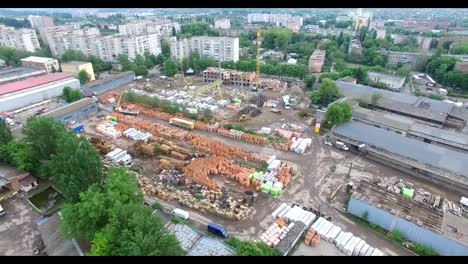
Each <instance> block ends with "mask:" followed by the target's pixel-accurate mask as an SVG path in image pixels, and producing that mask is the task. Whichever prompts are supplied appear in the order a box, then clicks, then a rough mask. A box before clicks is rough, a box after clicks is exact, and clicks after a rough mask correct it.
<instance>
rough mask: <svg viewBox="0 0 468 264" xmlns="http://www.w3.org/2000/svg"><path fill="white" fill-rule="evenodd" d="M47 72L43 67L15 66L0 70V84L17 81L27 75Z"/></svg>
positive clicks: (27, 76)
mask: <svg viewBox="0 0 468 264" xmlns="http://www.w3.org/2000/svg"><path fill="white" fill-rule="evenodd" d="M45 74H47V72H46V70H44V69H37V68H29V67H16V68H10V69H3V70H0V84H5V83H9V82H17V81H21V80H24V79H26V78H29V77H34V76H40V75H45Z"/></svg>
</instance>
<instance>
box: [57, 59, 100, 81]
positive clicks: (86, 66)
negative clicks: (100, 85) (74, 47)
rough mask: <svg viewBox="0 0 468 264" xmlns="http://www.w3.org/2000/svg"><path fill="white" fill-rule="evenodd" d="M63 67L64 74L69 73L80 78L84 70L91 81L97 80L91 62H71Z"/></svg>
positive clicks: (63, 64)
mask: <svg viewBox="0 0 468 264" xmlns="http://www.w3.org/2000/svg"><path fill="white" fill-rule="evenodd" d="M61 66H62V72H69V73H72V74H74V75H75V76H78V74H79V73H80V71H82V70H84V71H85V72H86V73H87V74H88V76H89V80H90V81H94V80H96V77H95V76H94V69H93V64H91V62H86V61H69V62H64V63H62V64H61Z"/></svg>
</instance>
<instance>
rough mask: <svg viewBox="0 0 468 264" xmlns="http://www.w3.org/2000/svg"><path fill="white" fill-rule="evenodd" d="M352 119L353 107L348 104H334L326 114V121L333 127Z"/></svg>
mask: <svg viewBox="0 0 468 264" xmlns="http://www.w3.org/2000/svg"><path fill="white" fill-rule="evenodd" d="M351 117H352V109H351V106H350V105H349V104H347V103H334V104H332V105H330V106H329V107H328V109H327V112H326V113H325V119H326V120H327V122H328V123H330V124H331V125H337V124H341V123H343V122H345V121H348V120H350V119H351Z"/></svg>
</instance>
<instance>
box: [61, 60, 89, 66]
mask: <svg viewBox="0 0 468 264" xmlns="http://www.w3.org/2000/svg"><path fill="white" fill-rule="evenodd" d="M88 63H91V62H87V61H67V62H64V63H61V65H62V66H63V65H70V66H81V65H83V64H88Z"/></svg>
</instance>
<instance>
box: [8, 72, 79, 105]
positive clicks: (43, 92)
mask: <svg viewBox="0 0 468 264" xmlns="http://www.w3.org/2000/svg"><path fill="white" fill-rule="evenodd" d="M65 86H69V87H71V88H73V89H80V82H79V81H78V80H77V79H75V78H74V77H73V75H72V74H70V73H66V72H56V73H51V74H47V75H43V76H36V77H29V78H27V79H25V80H21V81H17V82H11V83H7V84H2V85H0V112H7V111H12V110H16V109H19V108H22V107H25V106H28V105H32V104H35V103H39V102H42V101H44V100H48V99H51V98H54V97H58V96H61V95H62V94H63V88H64V87H65Z"/></svg>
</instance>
